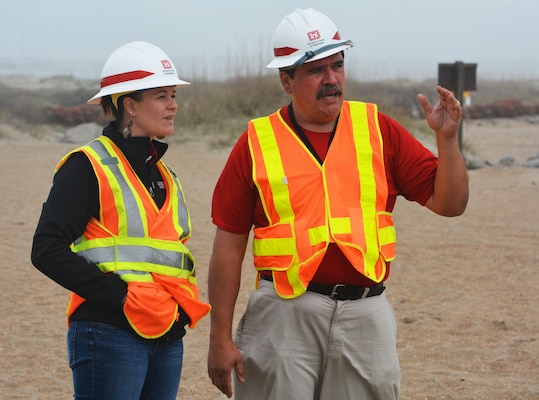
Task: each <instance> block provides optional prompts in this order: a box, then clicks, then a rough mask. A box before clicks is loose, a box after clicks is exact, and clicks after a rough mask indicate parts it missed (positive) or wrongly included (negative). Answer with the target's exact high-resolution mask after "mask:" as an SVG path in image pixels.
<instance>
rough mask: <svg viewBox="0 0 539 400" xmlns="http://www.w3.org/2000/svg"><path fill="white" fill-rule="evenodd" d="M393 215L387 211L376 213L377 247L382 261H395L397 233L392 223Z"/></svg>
mask: <svg viewBox="0 0 539 400" xmlns="http://www.w3.org/2000/svg"><path fill="white" fill-rule="evenodd" d="M392 216H393V214H392V213H390V212H387V211H379V212H378V213H377V218H376V221H377V224H378V226H377V229H378V246H379V250H380V254H381V255H382V257H383V258H384V261H393V260H394V259H395V250H396V242H397V232H396V230H395V225H394V223H393V217H392Z"/></svg>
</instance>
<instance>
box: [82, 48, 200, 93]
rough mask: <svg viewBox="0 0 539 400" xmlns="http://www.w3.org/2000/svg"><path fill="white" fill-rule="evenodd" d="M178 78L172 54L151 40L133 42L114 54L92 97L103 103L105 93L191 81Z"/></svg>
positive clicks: (183, 83) (186, 83) (108, 61)
mask: <svg viewBox="0 0 539 400" xmlns="http://www.w3.org/2000/svg"><path fill="white" fill-rule="evenodd" d="M189 84H190V83H189V82H186V81H182V80H181V79H179V78H178V73H177V72H176V68H175V67H174V64H173V63H172V61H171V60H170V58H169V57H168V56H167V55H166V54H165V52H164V51H163V50H161V49H160V48H159V47H157V46H154V45H153V44H151V43H148V42H130V43H127V44H125V45H123V46H121V47H119V48H117V49H116V50H114V52H113V53H112V54H111V55H110V57H109V58H108V60H107V62H106V63H105V66H104V67H103V70H102V71H101V90H100V91H99V93H97V94H96V95H95V96H94V97H92V98H91V99H90V100H88V103H90V104H99V103H100V101H101V97H104V96H107V95H111V94H117V93H124V92H133V91H135V90H143V89H152V88H158V87H164V86H177V85H189Z"/></svg>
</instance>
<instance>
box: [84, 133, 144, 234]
mask: <svg viewBox="0 0 539 400" xmlns="http://www.w3.org/2000/svg"><path fill="white" fill-rule="evenodd" d="M89 146H90V147H91V148H92V149H93V150H94V151H95V152H96V153H97V154H98V155H99V157H100V158H101V163H102V164H103V165H106V166H107V167H108V168H109V169H110V170H111V172H112V173H113V175H114V178H115V179H116V181H117V182H118V186H119V187H120V190H121V192H122V199H123V203H124V208H125V215H126V219H127V236H130V237H144V224H143V223H142V217H141V215H140V212H139V209H138V204H137V201H136V199H135V195H134V193H133V192H132V191H131V188H130V187H129V185H128V184H127V181H126V180H125V177H124V175H123V174H122V172H121V171H120V168H119V166H118V164H119V161H118V159H117V158H116V157H114V155H113V154H110V153H109V151H108V150H107V149H106V147H105V146H104V145H103V143H101V142H100V141H99V140H94V141H92V142H90V143H89ZM114 160H115V161H114Z"/></svg>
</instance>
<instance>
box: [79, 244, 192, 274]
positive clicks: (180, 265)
mask: <svg viewBox="0 0 539 400" xmlns="http://www.w3.org/2000/svg"><path fill="white" fill-rule="evenodd" d="M77 254H78V255H80V256H82V257H84V259H86V260H87V261H90V262H94V263H114V262H118V263H139V262H140V263H151V264H157V265H162V266H165V267H171V268H177V269H184V270H187V271H192V270H193V266H194V265H193V262H192V260H191V259H190V258H189V256H188V255H187V254H185V253H181V252H177V251H170V250H161V249H155V248H152V247H147V246H127V245H118V246H115V247H96V248H93V249H87V250H81V251H79V252H78V253H77Z"/></svg>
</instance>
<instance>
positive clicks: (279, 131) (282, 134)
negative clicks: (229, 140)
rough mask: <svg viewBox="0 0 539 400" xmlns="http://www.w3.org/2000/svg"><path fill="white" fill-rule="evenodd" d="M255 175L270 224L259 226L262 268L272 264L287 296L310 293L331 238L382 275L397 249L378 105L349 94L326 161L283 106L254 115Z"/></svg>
mask: <svg viewBox="0 0 539 400" xmlns="http://www.w3.org/2000/svg"><path fill="white" fill-rule="evenodd" d="M248 139H249V149H250V153H251V158H252V162H253V180H254V183H255V185H256V186H257V188H258V192H259V195H260V199H261V202H262V205H263V207H264V211H265V214H266V217H267V219H268V221H269V225H268V226H264V227H255V228H254V240H253V255H254V266H255V268H256V269H257V271H259V272H260V271H264V270H270V271H272V274H273V281H274V285H275V289H276V291H277V293H278V294H279V296H281V297H283V298H294V297H297V296H299V295H301V294H303V293H304V292H305V290H306V288H307V285H308V284H309V282H310V281H311V279H312V277H313V276H314V274H315V272H316V270H317V268H318V266H319V264H320V262H321V261H322V258H323V257H324V254H325V252H326V250H327V248H328V245H329V243H330V242H331V243H336V244H337V245H338V246H339V248H340V249H341V251H342V252H343V253H344V255H345V256H346V258H347V259H348V260H349V261H350V263H351V264H352V265H353V266H354V268H355V269H356V270H357V271H359V272H360V273H361V274H363V275H364V276H366V277H367V278H369V279H371V280H372V281H374V282H381V281H382V280H383V278H384V276H385V274H386V263H387V262H389V261H391V260H393V259H394V257H395V243H396V234H395V228H394V225H393V220H392V214H391V213H390V212H387V211H386V203H387V196H388V185H387V179H386V173H385V165H384V156H383V143H382V136H381V133H380V128H379V124H378V110H377V107H376V105H374V104H369V103H360V102H347V101H345V102H343V106H342V110H341V114H340V118H339V121H338V124H337V127H336V132H335V136H334V138H333V141H332V143H331V146H330V148H329V150H328V153H327V156H326V159H325V160H324V163H323V164H322V165H320V164H319V162H318V161H317V160H316V159H315V158H314V156H313V155H312V154H311V153H310V151H309V150H308V149H307V148H306V146H305V145H304V144H303V142H302V141H301V140H300V139H299V138H298V136H297V135H296V134H295V133H294V132H293V131H292V130H291V128H290V127H289V126H288V125H287V124H286V123H285V122H284V121H283V119H282V117H281V116H280V114H279V113H278V112H276V113H273V114H272V115H270V116H267V117H263V118H258V119H255V120H252V121H250V122H249V127H248Z"/></svg>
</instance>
